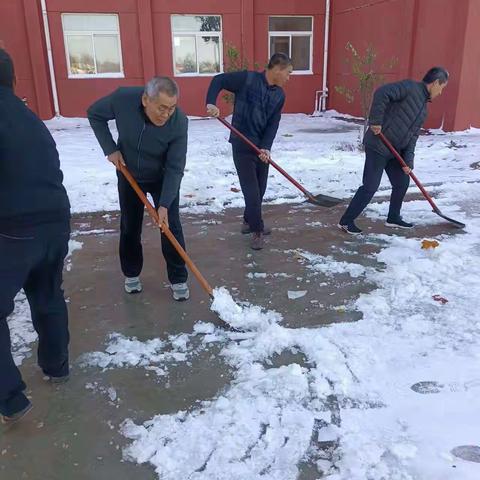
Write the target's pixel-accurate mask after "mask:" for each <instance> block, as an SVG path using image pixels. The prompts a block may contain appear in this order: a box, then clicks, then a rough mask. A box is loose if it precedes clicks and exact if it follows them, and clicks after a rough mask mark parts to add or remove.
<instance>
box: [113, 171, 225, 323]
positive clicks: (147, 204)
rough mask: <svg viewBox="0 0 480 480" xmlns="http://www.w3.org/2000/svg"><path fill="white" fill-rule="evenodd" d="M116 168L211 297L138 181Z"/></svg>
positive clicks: (209, 287) (210, 292)
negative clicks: (160, 220) (159, 220)
mask: <svg viewBox="0 0 480 480" xmlns="http://www.w3.org/2000/svg"><path fill="white" fill-rule="evenodd" d="M118 169H119V170H120V172H122V174H123V176H124V177H125V178H126V179H127V182H128V183H129V184H130V186H131V187H132V188H133V189H134V190H135V193H136V194H137V195H138V198H140V200H141V201H142V203H143V204H144V205H145V207H146V209H147V211H148V214H149V215H150V217H151V218H152V220H153V221H154V222H155V224H156V225H158V226H159V227H160V229H161V231H162V234H163V235H165V236H166V237H167V239H168V241H169V242H170V243H171V244H172V245H173V247H174V248H175V250H176V251H177V253H178V254H179V255H180V256H181V257H182V258H183V260H184V261H185V263H186V264H187V266H188V268H189V269H190V271H191V272H192V273H193V275H194V276H195V277H196V279H197V280H198V283H200V285H201V286H202V288H203V289H204V290H205V291H206V292H207V293H208V295H209V297H210V298H211V299H213V289H212V287H211V286H210V285H209V283H208V282H207V281H206V280H205V277H204V276H203V275H202V274H201V273H200V270H198V268H197V267H196V265H195V264H194V263H193V261H192V259H191V258H190V257H189V256H188V255H187V252H185V250H184V249H183V248H182V246H181V245H180V244H179V243H178V241H177V239H176V238H175V237H174V236H173V233H172V232H171V231H170V229H169V228H168V226H167V225H166V224H165V223H162V225H159V223H158V212H157V210H155V208H154V206H153V205H152V204H151V203H150V202H149V200H148V199H147V197H146V195H145V194H144V193H143V191H142V189H141V188H140V187H139V186H138V183H137V182H136V180H135V179H134V178H133V177H132V175H131V173H130V172H129V171H128V169H127V167H126V166H125V165H123V164H121V163H119V168H118ZM222 321H223V320H222Z"/></svg>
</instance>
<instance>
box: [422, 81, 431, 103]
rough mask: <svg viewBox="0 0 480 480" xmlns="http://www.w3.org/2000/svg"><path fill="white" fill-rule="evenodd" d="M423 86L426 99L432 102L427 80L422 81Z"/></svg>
mask: <svg viewBox="0 0 480 480" xmlns="http://www.w3.org/2000/svg"><path fill="white" fill-rule="evenodd" d="M422 87H423V93H424V94H425V101H426V102H431V101H432V99H431V97H430V92H429V91H428V88H427V84H426V83H425V82H422Z"/></svg>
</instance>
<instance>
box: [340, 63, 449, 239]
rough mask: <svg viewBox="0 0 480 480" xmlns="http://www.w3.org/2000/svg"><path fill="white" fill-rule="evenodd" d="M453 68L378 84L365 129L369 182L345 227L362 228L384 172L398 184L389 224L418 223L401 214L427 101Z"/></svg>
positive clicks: (359, 193)
mask: <svg viewBox="0 0 480 480" xmlns="http://www.w3.org/2000/svg"><path fill="white" fill-rule="evenodd" d="M447 82H448V72H447V71H446V70H445V69H444V68H442V67H434V68H431V69H430V70H429V71H428V72H427V73H426V75H425V77H424V78H423V80H422V81H421V82H415V81H413V80H403V81H401V82H395V83H389V84H386V85H383V86H381V87H380V88H378V89H377V90H376V92H375V94H374V96H373V101H372V106H371V109H370V116H369V119H368V121H369V125H370V126H369V129H368V130H367V132H366V134H365V138H364V140H363V143H364V145H365V156H366V159H365V167H364V170H363V185H362V186H361V187H360V188H359V189H358V190H357V192H356V193H355V195H354V197H353V199H352V200H351V202H350V205H349V206H348V208H347V210H346V211H345V213H344V214H343V216H342V218H341V219H340V222H339V225H338V226H339V227H340V228H341V229H342V230H343V231H345V232H347V233H351V234H359V233H362V230H360V228H358V227H357V225H355V219H356V218H357V217H358V216H359V215H360V214H361V213H362V212H363V210H364V208H365V207H366V206H367V205H368V204H369V203H370V200H371V199H372V197H373V196H374V195H375V192H376V191H377V190H378V187H379V185H380V181H381V179H382V175H383V171H384V170H385V172H386V173H387V175H388V179H389V180H390V183H391V185H392V194H391V197H390V209H389V212H388V217H387V221H386V223H385V225H386V226H388V227H398V228H412V227H413V224H411V223H408V222H405V221H404V220H402V217H401V216H400V209H401V207H402V203H403V199H404V197H405V194H406V193H407V189H408V185H409V181H410V177H409V175H408V174H409V173H410V171H411V170H412V169H413V159H414V156H415V145H416V143H417V139H418V136H419V134H420V129H421V128H422V125H423V123H424V121H425V118H426V116H427V103H428V102H429V101H431V100H433V99H434V98H436V97H438V96H439V95H441V93H442V91H443V89H444V88H445V87H446V86H447ZM380 132H382V133H383V134H384V135H385V137H387V138H388V140H390V142H391V143H392V145H393V146H394V147H395V149H396V150H397V151H398V152H399V153H400V155H402V157H403V158H404V160H405V162H406V164H407V165H408V167H405V168H402V166H401V165H400V163H399V162H398V160H397V159H395V158H394V156H393V155H392V153H391V152H390V150H389V149H388V148H387V147H386V146H385V144H384V143H383V142H382V141H381V139H380V138H379V137H378V136H377V135H378V134H379V133H380Z"/></svg>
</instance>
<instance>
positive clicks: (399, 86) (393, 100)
mask: <svg viewBox="0 0 480 480" xmlns="http://www.w3.org/2000/svg"><path fill="white" fill-rule="evenodd" d="M429 101H430V94H429V93H428V90H427V86H426V85H425V83H423V82H415V81H413V80H402V81H401V82H395V83H388V84H386V85H383V86H381V87H380V88H378V89H377V90H376V92H375V94H374V96H373V102H372V107H371V109H370V116H369V118H368V123H369V125H381V126H382V132H383V134H384V135H385V136H386V137H387V138H388V140H390V142H391V143H392V145H393V146H394V147H395V148H396V150H397V151H398V152H400V154H401V155H402V156H403V158H404V160H405V162H406V163H407V165H409V166H410V167H411V168H413V158H414V156H415V145H416V143H417V139H418V135H419V134H420V129H421V128H422V126H423V123H424V121H425V118H426V116H427V102H429ZM363 144H364V145H365V147H368V148H371V149H373V150H375V151H376V152H378V153H380V154H381V155H383V156H385V157H391V156H392V154H391V153H390V150H388V149H387V147H386V146H385V145H384V144H383V142H382V141H381V140H380V138H378V137H377V136H375V135H374V134H373V132H372V131H371V130H370V129H368V130H367V133H366V134H365V138H364V140H363Z"/></svg>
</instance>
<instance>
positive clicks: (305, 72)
mask: <svg viewBox="0 0 480 480" xmlns="http://www.w3.org/2000/svg"><path fill="white" fill-rule="evenodd" d="M274 17H276V18H279V17H280V18H285V17H289V18H311V19H312V30H311V31H309V30H306V31H295V32H293V31H274V32H271V31H270V25H268V58H270V57H271V56H272V55H273V53H272V52H271V45H270V44H271V40H270V39H271V38H272V37H289V42H288V56H289V57H290V58H292V37H307V36H308V37H310V58H309V64H310V68H309V69H308V70H293V72H292V75H313V22H314V21H315V18H314V17H313V16H312V15H269V16H268V20H269V24H270V18H274Z"/></svg>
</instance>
